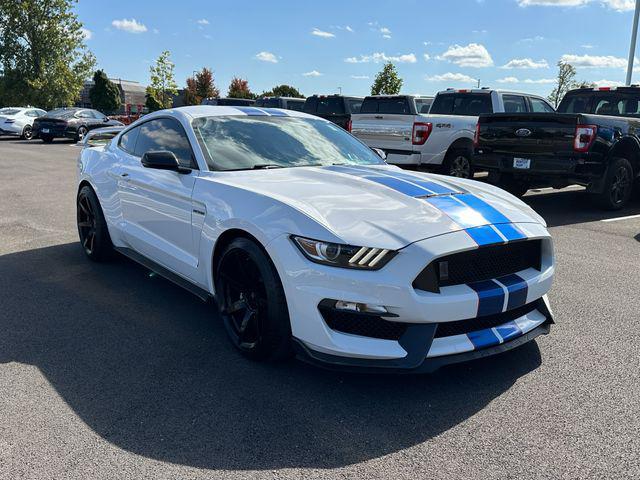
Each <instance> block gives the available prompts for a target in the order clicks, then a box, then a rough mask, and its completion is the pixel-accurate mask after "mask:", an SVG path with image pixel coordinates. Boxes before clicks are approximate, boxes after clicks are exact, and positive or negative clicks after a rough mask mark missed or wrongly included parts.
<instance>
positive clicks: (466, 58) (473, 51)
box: [438, 43, 493, 68]
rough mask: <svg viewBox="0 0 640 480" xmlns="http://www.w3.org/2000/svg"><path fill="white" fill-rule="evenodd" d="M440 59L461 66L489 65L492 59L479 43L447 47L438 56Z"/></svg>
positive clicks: (478, 66)
mask: <svg viewBox="0 0 640 480" xmlns="http://www.w3.org/2000/svg"><path fill="white" fill-rule="evenodd" d="M438 59H440V60H448V61H450V62H452V63H455V64H456V65H459V66H461V67H473V68H480V67H491V66H492V65H493V59H492V58H491V55H489V52H488V51H487V49H486V48H485V47H484V45H481V44H479V43H470V44H469V45H465V46H462V45H452V46H450V47H449V49H448V50H447V51H446V52H444V53H443V54H442V55H440V56H439V57H438Z"/></svg>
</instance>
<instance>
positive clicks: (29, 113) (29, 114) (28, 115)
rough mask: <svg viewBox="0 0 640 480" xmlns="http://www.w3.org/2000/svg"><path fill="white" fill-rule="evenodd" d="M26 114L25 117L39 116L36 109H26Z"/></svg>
mask: <svg viewBox="0 0 640 480" xmlns="http://www.w3.org/2000/svg"><path fill="white" fill-rule="evenodd" d="M26 115H27V117H33V118H36V117H39V116H40V115H39V114H38V112H37V111H36V110H29V111H27V113H26Z"/></svg>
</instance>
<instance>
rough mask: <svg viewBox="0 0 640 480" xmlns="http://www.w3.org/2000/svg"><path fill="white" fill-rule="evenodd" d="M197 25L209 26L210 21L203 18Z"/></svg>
mask: <svg viewBox="0 0 640 480" xmlns="http://www.w3.org/2000/svg"><path fill="white" fill-rule="evenodd" d="M196 23H197V24H198V25H209V20H207V19H206V18H201V19H200V20H197V21H196Z"/></svg>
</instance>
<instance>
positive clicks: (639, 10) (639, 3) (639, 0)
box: [626, 0, 640, 85]
mask: <svg viewBox="0 0 640 480" xmlns="http://www.w3.org/2000/svg"><path fill="white" fill-rule="evenodd" d="M638 16H640V0H636V13H635V15H634V16H633V31H632V32H631V46H630V47H629V63H628V64H627V83H626V85H631V75H632V74H633V59H634V57H635V56H636V38H637V37H638Z"/></svg>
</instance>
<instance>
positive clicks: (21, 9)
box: [0, 0, 95, 109]
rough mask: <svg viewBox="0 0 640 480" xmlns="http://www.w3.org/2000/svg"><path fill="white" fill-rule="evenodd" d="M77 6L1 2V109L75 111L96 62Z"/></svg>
mask: <svg viewBox="0 0 640 480" xmlns="http://www.w3.org/2000/svg"><path fill="white" fill-rule="evenodd" d="M75 3H76V0H47V1H42V0H20V1H17V0H0V79H1V84H0V103H2V104H7V105H28V104H30V105H37V106H39V107H42V108H47V109H51V108H54V107H57V106H66V105H73V104H74V103H75V101H76V99H77V98H78V97H79V95H80V91H81V90H82V87H83V84H84V81H85V80H86V79H87V78H89V76H90V75H91V71H92V70H93V68H94V65H95V58H94V56H93V55H92V54H91V52H89V51H88V50H87V48H86V46H85V43H84V33H83V30H82V23H80V22H79V21H78V18H77V16H76V14H75V13H74V11H73V9H74V5H75Z"/></svg>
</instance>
